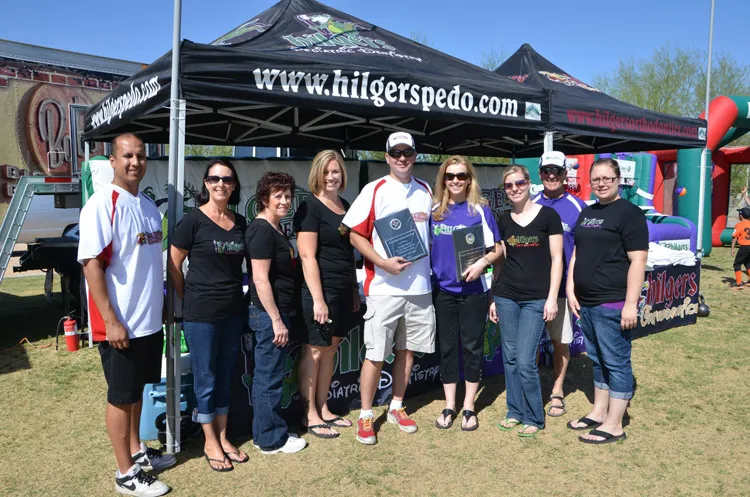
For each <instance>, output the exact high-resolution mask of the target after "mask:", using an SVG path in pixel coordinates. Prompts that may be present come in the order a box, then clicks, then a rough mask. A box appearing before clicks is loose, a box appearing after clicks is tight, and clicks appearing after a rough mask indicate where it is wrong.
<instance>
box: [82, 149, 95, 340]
mask: <svg viewBox="0 0 750 497" xmlns="http://www.w3.org/2000/svg"><path fill="white" fill-rule="evenodd" d="M90 158H91V146H90V145H89V141H88V140H86V141H85V142H83V162H84V163H85V164H86V166H87V167H88V168H89V171H91V167H90V165H89V159H90ZM84 188H85V186H84V184H83V181H81V195H83V189H84ZM81 307H82V308H83V305H81ZM83 318H84V316H83V312H81V323H83ZM88 329H89V331H88V335H89V348H90V349H92V348H94V332H93V331H91V326H89V327H88Z"/></svg>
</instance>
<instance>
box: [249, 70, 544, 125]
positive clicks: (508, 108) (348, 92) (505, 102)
mask: <svg viewBox="0 0 750 497" xmlns="http://www.w3.org/2000/svg"><path fill="white" fill-rule="evenodd" d="M253 76H254V77H255V85H256V86H257V88H258V89H259V90H270V91H273V90H274V89H278V88H281V89H282V90H283V91H285V92H291V93H298V92H300V91H306V92H307V93H308V94H310V95H325V96H332V97H337V98H348V99H355V98H358V99H362V100H371V101H372V103H373V104H374V105H375V106H376V107H383V106H384V105H385V104H386V102H390V103H396V102H398V103H401V104H410V105H414V106H417V107H421V109H422V110H423V111H425V112H429V111H430V110H431V109H432V108H434V107H437V108H438V109H444V108H446V107H447V108H448V109H451V110H461V111H464V112H475V113H479V114H490V115H493V116H507V117H518V101H517V100H515V99H511V98H500V97H496V96H491V97H490V96H487V95H482V96H480V97H479V98H476V97H475V96H474V94H472V93H471V92H468V91H461V87H460V85H455V86H454V87H453V88H451V89H450V90H446V89H445V88H437V89H435V88H433V87H432V86H420V85H415V84H411V83H396V82H395V81H389V80H387V79H386V78H385V77H380V78H374V79H370V73H369V72H363V73H360V72H359V71H354V73H353V75H352V76H351V77H349V76H344V75H342V72H341V71H340V70H334V71H333V77H331V75H330V74H320V73H315V74H313V73H308V72H304V71H282V70H279V69H260V68H258V69H255V70H254V71H253ZM529 108H531V109H532V111H531V112H529ZM525 117H526V119H531V120H540V119H541V106H540V105H539V104H535V103H531V102H527V103H526V116H525Z"/></svg>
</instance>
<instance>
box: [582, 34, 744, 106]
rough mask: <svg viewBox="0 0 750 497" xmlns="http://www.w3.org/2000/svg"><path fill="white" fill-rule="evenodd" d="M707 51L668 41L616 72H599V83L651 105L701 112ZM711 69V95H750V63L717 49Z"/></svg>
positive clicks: (596, 79)
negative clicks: (684, 46) (647, 55)
mask: <svg viewBox="0 0 750 497" xmlns="http://www.w3.org/2000/svg"><path fill="white" fill-rule="evenodd" d="M706 57H707V55H706V52H705V51H700V50H685V49H682V48H675V47H673V46H672V45H670V44H666V45H663V46H661V47H660V48H657V49H656V50H655V51H654V53H653V54H652V55H651V57H649V58H647V59H641V60H634V59H629V60H625V61H620V63H619V65H618V67H617V69H616V70H615V71H613V72H611V73H602V74H599V75H597V76H595V77H594V79H593V82H594V86H596V87H597V88H599V89H600V90H601V91H603V92H605V93H607V94H609V95H612V96H613V97H615V98H618V99H620V100H622V101H624V102H628V103H631V104H633V105H637V106H639V107H643V108H646V109H650V110H654V111H658V112H665V113H667V114H676V115H682V116H691V117H698V115H699V114H700V113H701V112H702V111H703V109H704V107H705V98H706ZM711 65H712V68H711V98H712V99H713V98H715V97H717V96H719V95H748V94H750V65H742V64H739V63H738V62H737V61H736V60H735V59H734V58H733V57H732V56H731V55H728V54H725V53H719V54H716V56H715V57H714V59H713V60H712V64H711Z"/></svg>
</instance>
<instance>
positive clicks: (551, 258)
mask: <svg viewBox="0 0 750 497" xmlns="http://www.w3.org/2000/svg"><path fill="white" fill-rule="evenodd" d="M530 186H531V182H530V180H529V171H528V170H527V169H526V168H525V167H522V166H511V167H509V168H508V169H506V170H505V173H504V174H503V189H504V190H505V195H506V196H507V197H508V200H510V203H511V205H512V208H511V210H510V211H506V212H504V213H503V214H502V215H501V216H500V219H499V220H498V223H497V224H498V227H499V228H500V237H501V238H502V244H503V250H504V252H505V262H504V264H503V269H502V271H501V272H500V278H499V279H498V281H497V283H496V284H495V288H494V294H495V301H494V302H493V303H492V305H491V306H490V319H491V320H492V321H494V322H495V323H497V322H498V321H499V323H500V341H501V344H502V347H503V368H504V370H505V393H506V399H507V403H508V413H507V414H506V416H505V419H504V420H503V421H500V423H498V425H497V427H498V428H499V429H500V430H502V431H510V430H512V429H513V428H514V427H515V426H518V425H521V428H520V429H519V430H518V436H519V437H533V436H535V435H536V434H537V433H538V432H539V430H541V429H542V428H544V402H543V401H542V387H541V384H540V382H539V369H538V368H537V364H536V356H537V350H538V348H539V340H540V339H541V338H542V333H543V332H544V322H545V321H547V322H548V321H552V320H553V319H555V316H556V315H557V293H558V290H559V289H560V282H561V280H562V268H563V262H562V261H563V238H562V232H563V231H562V230H563V228H562V222H561V221H560V216H559V215H558V214H557V212H556V211H555V210H554V209H552V208H550V207H547V206H544V205H539V204H536V203H534V202H532V201H531V198H530V195H529V187H530Z"/></svg>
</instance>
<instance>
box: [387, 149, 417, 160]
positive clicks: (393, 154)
mask: <svg viewBox="0 0 750 497" xmlns="http://www.w3.org/2000/svg"><path fill="white" fill-rule="evenodd" d="M416 153H417V151H416V150H414V149H413V148H405V149H403V150H399V149H397V148H392V149H390V150H389V151H388V155H390V156H391V157H393V158H394V159H398V158H399V157H401V156H402V155H403V156H404V157H411V156H412V155H414V154H416Z"/></svg>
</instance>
